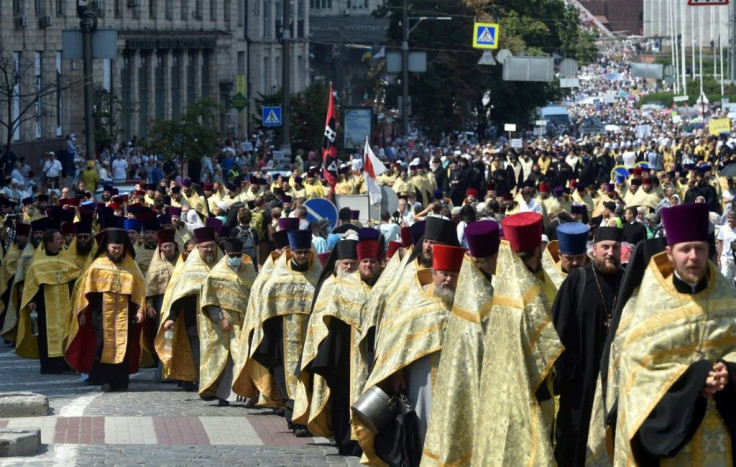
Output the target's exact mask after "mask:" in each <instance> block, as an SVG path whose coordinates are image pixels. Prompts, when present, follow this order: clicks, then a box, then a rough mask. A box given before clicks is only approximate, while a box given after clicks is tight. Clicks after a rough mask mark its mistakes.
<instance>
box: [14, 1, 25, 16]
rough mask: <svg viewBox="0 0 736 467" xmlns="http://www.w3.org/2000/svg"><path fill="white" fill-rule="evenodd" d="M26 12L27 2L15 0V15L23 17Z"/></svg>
mask: <svg viewBox="0 0 736 467" xmlns="http://www.w3.org/2000/svg"><path fill="white" fill-rule="evenodd" d="M25 12H26V2H25V0H13V13H14V14H16V15H22V14H23V13H25Z"/></svg>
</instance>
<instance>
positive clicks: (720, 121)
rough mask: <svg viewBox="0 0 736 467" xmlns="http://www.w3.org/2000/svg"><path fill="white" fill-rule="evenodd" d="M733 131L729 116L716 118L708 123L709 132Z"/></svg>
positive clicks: (716, 133)
mask: <svg viewBox="0 0 736 467" xmlns="http://www.w3.org/2000/svg"><path fill="white" fill-rule="evenodd" d="M730 132H731V120H730V119H728V118H716V119H714V120H711V121H710V123H709V124H708V134H711V135H720V134H721V133H730Z"/></svg>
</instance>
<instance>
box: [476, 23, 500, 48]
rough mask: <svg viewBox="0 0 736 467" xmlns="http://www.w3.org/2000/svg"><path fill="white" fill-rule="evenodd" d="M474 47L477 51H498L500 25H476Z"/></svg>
mask: <svg viewBox="0 0 736 467" xmlns="http://www.w3.org/2000/svg"><path fill="white" fill-rule="evenodd" d="M473 47H474V48H476V49H497V48H498V24H496V23H475V25H474V26H473Z"/></svg>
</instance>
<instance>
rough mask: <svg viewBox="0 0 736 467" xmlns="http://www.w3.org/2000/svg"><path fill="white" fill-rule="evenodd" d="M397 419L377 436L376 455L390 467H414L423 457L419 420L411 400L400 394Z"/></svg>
mask: <svg viewBox="0 0 736 467" xmlns="http://www.w3.org/2000/svg"><path fill="white" fill-rule="evenodd" d="M395 399H396V408H397V410H396V417H395V419H394V421H393V423H389V424H388V425H386V427H384V428H383V429H382V430H381V431H380V432H379V433H378V434H377V435H376V439H375V442H374V448H375V451H376V455H377V456H378V457H379V458H380V459H381V460H382V461H384V462H385V463H386V464H388V465H389V466H390V467H414V466H418V465H419V461H420V460H421V457H422V445H421V444H420V443H419V419H418V418H417V413H416V411H415V410H414V406H412V405H411V403H410V402H409V399H407V397H406V395H405V394H403V393H398V394H397V395H396V396H395Z"/></svg>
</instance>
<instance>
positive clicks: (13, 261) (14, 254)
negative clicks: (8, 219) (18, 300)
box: [0, 222, 31, 330]
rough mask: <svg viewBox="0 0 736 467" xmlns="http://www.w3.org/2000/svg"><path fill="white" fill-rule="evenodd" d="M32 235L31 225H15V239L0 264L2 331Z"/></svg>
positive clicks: (0, 328) (17, 223)
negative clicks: (24, 253)
mask: <svg viewBox="0 0 736 467" xmlns="http://www.w3.org/2000/svg"><path fill="white" fill-rule="evenodd" d="M30 233H31V226H30V224H23V223H20V222H16V223H15V239H14V240H13V243H12V244H11V245H10V247H9V248H8V251H7V252H6V253H5V256H4V257H3V260H2V263H0V330H2V328H3V323H4V321H5V316H6V311H7V309H8V302H9V300H10V289H11V288H12V286H13V278H14V277H15V270H16V267H17V266H18V259H19V258H20V255H21V253H22V252H23V249H24V248H25V247H26V244H28V236H29V235H30Z"/></svg>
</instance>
